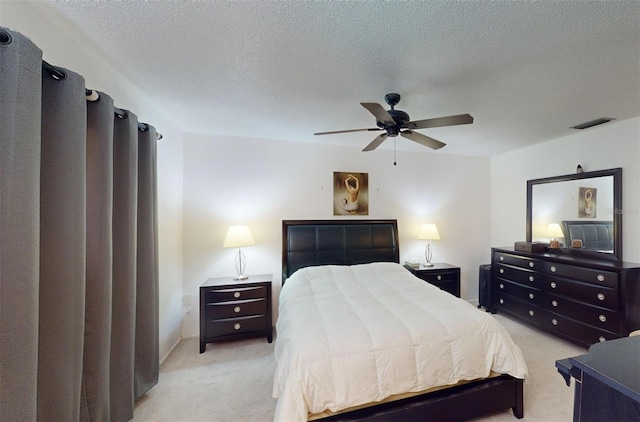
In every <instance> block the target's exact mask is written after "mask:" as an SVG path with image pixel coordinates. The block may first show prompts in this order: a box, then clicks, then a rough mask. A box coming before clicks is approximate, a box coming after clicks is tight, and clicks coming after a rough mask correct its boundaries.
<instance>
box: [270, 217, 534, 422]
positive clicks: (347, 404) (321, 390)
mask: <svg viewBox="0 0 640 422" xmlns="http://www.w3.org/2000/svg"><path fill="white" fill-rule="evenodd" d="M282 229H283V250H282V256H283V262H282V264H283V286H282V291H281V296H280V308H279V309H280V314H279V318H278V322H277V325H276V330H277V337H276V345H275V358H276V373H275V376H274V391H273V393H274V397H276V398H278V403H277V406H276V414H275V420H277V421H280V420H286V421H294V420H312V419H322V420H323V421H325V420H331V421H336V420H340V421H342V420H365V419H366V420H380V421H382V420H410V419H420V420H464V419H471V418H474V417H479V416H483V415H487V414H491V413H494V412H498V411H502V410H506V409H512V410H513V413H514V415H515V416H516V417H517V418H522V417H523V380H524V378H525V376H526V371H527V369H526V364H525V363H524V359H523V358H522V354H521V352H520V350H519V349H518V347H517V346H516V345H515V344H513V342H512V340H511V338H510V337H509V336H508V334H507V333H506V331H505V330H504V328H502V327H501V326H500V325H499V324H498V323H497V322H496V321H495V320H494V319H493V317H491V316H490V315H489V314H486V313H485V312H481V311H478V310H477V308H476V307H475V306H473V305H471V304H469V303H467V302H466V301H463V300H461V299H458V298H455V297H454V296H452V295H450V294H448V293H446V292H444V291H441V290H439V289H437V288H436V287H434V286H432V285H430V284H428V283H425V282H424V281H422V280H420V279H418V278H416V277H414V276H413V275H411V274H410V273H409V272H408V271H406V270H405V269H404V268H403V267H401V266H400V265H399V249H398V234H397V223H396V221H395V220H295V221H293V220H285V221H283V227H282ZM485 339H488V341H485ZM483 349H489V350H490V353H488V354H486V355H485V354H481V353H478V352H477V351H478V350H483ZM470 350H471V351H472V352H473V353H471V352H470Z"/></svg>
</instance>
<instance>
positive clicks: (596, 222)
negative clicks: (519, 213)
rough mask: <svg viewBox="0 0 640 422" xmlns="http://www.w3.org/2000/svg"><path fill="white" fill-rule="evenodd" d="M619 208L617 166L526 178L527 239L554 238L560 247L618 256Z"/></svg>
mask: <svg viewBox="0 0 640 422" xmlns="http://www.w3.org/2000/svg"><path fill="white" fill-rule="evenodd" d="M620 210H622V168H614V169H608V170H599V171H591V172H584V173H576V174H568V175H564V176H556V177H547V178H543V179H533V180H527V242H532V241H533V242H545V243H549V241H550V240H551V239H556V240H559V241H560V243H561V244H562V248H561V251H567V252H568V251H571V252H572V253H577V254H581V253H583V254H590V253H598V254H606V255H600V256H603V257H607V256H609V257H611V256H613V257H615V258H617V259H618V260H622V213H621V211H620ZM554 223H555V224H558V225H559V227H560V229H561V231H562V232H561V233H560V232H558V231H557V229H558V227H557V226H556V227H555V228H556V231H555V233H554V231H553V230H552V227H553V226H551V227H550V226H549V225H550V224H554ZM560 235H562V237H560ZM572 240H579V241H580V242H577V243H582V245H581V246H579V245H578V244H575V245H573V246H572V242H571V241H572Z"/></svg>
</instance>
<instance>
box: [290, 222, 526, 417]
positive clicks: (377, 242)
mask: <svg viewBox="0 0 640 422" xmlns="http://www.w3.org/2000/svg"><path fill="white" fill-rule="evenodd" d="M375 261H384V262H398V263H399V261H400V253H399V248H398V224H397V221H396V220H284V221H283V222H282V284H284V283H285V281H286V279H287V278H288V277H289V276H290V275H291V274H293V273H294V272H295V271H296V270H297V269H299V268H303V267H307V266H314V265H354V264H364V263H369V262H375ZM523 384H524V383H523V380H522V379H519V378H514V377H512V376H510V375H500V376H499V377H495V378H488V379H484V380H479V381H474V382H470V383H467V384H463V385H459V386H455V387H451V388H447V389H444V390H439V391H435V392H432V393H426V394H422V395H418V396H414V397H410V398H406V399H402V400H397V401H392V402H388V403H383V404H378V405H372V406H369V407H365V408H362V409H357V410H353V411H349V412H344V413H340V414H337V415H333V416H330V417H328V418H324V419H322V421H354V420H367V421H398V420H421V421H427V420H432V421H453V420H466V419H473V418H477V417H481V416H486V415H490V414H492V413H497V412H500V411H504V410H507V409H512V410H513V414H514V415H515V417H517V418H518V419H520V418H522V417H523V415H524V405H523Z"/></svg>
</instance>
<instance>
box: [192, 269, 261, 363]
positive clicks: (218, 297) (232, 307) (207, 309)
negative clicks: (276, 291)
mask: <svg viewBox="0 0 640 422" xmlns="http://www.w3.org/2000/svg"><path fill="white" fill-rule="evenodd" d="M272 280H273V275H272V274H260V275H250V276H249V278H248V279H246V280H234V279H233V277H231V276H229V277H217V278H210V279H208V280H207V281H205V282H204V283H202V285H201V286H200V353H203V352H204V350H205V348H206V346H207V343H213V342H215V341H226V340H233V339H237V338H246V337H252V336H258V335H263V336H266V337H267V341H268V342H269V343H271V342H272V340H273V334H272V325H271V281H272Z"/></svg>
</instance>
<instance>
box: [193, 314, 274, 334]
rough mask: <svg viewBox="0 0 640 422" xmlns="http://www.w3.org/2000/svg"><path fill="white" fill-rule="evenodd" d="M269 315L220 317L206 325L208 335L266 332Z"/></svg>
mask: <svg viewBox="0 0 640 422" xmlns="http://www.w3.org/2000/svg"><path fill="white" fill-rule="evenodd" d="M266 324H267V317H266V316H265V315H257V316H246V317H239V318H227V319H218V320H215V321H209V322H208V323H207V327H206V337H207V338H211V337H221V336H226V335H232V334H244V333H251V332H254V331H255V332H260V331H261V332H264V331H265V329H266Z"/></svg>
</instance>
